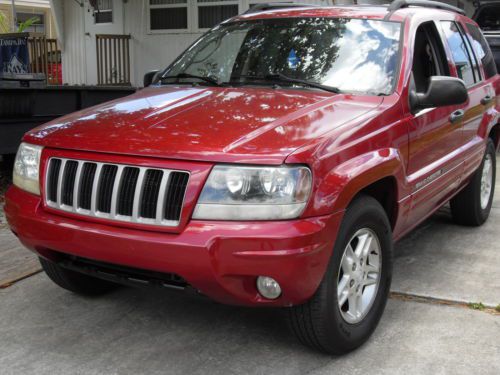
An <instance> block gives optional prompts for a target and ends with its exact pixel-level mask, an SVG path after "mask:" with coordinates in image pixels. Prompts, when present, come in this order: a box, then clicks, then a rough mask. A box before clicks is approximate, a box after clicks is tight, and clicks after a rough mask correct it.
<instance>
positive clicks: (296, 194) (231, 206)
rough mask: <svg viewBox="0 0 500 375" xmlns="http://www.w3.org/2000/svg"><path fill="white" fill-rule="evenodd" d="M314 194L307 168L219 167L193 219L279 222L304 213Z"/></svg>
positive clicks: (213, 174) (214, 172)
mask: <svg viewBox="0 0 500 375" xmlns="http://www.w3.org/2000/svg"><path fill="white" fill-rule="evenodd" d="M310 192H311V171H310V170H309V169H308V168H306V167H234V166H223V165H219V166H216V167H215V168H214V169H213V170H212V173H211V174H210V176H209V177H208V180H207V182H206V184H205V186H204V188H203V191H202V193H201V196H200V198H199V200H198V204H197V205H196V208H195V211H194V214H193V218H194V219H207V220H279V219H293V218H296V217H298V216H300V215H301V214H302V212H303V211H304V208H305V207H306V204H307V200H308V198H309V193H310Z"/></svg>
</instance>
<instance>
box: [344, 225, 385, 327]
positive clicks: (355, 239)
mask: <svg viewBox="0 0 500 375" xmlns="http://www.w3.org/2000/svg"><path fill="white" fill-rule="evenodd" d="M381 267H382V252H381V248H380V242H379V240H378V237H377V235H376V234H375V232H373V231H372V230H371V229H368V228H363V229H360V230H358V231H357V232H356V233H355V234H354V236H352V238H351V240H350V241H349V243H348V244H347V246H346V248H345V250H344V254H343V256H342V261H341V263H340V270H339V277H338V281H337V295H338V307H339V309H340V313H341V315H342V318H343V319H344V320H345V321H346V322H347V323H350V324H356V323H359V322H361V321H362V320H363V318H364V317H365V316H366V315H367V314H368V312H369V311H370V308H371V307H372V305H373V302H374V300H375V297H376V295H377V291H378V287H379V284H380V273H381Z"/></svg>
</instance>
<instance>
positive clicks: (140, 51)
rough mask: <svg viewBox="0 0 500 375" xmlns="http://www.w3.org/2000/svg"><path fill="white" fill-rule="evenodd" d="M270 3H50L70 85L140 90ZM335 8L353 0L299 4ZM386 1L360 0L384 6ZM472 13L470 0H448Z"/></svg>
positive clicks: (192, 0)
mask: <svg viewBox="0 0 500 375" xmlns="http://www.w3.org/2000/svg"><path fill="white" fill-rule="evenodd" d="M268 2H269V0H50V3H51V7H52V11H53V14H54V16H55V26H56V29H57V32H58V39H59V44H60V46H61V50H62V66H63V80H64V82H65V83H67V84H78V85H79V84H88V85H96V84H99V85H110V84H113V85H133V86H141V84H142V80H143V75H144V73H145V72H147V71H150V70H153V69H161V68H164V67H166V66H167V65H168V64H169V63H171V62H172V61H173V60H174V59H175V58H176V57H177V56H178V55H179V54H180V53H182V51H184V50H185V49H186V48H187V47H188V46H189V45H190V44H191V43H192V42H194V41H195V40H196V39H197V38H198V37H199V36H200V35H202V34H203V33H204V32H206V31H207V30H209V29H210V28H211V27H213V26H215V25H216V24H217V23H219V22H221V21H223V20H224V19H227V18H230V17H232V16H234V15H236V14H238V13H242V12H244V11H246V10H247V9H249V7H251V6H253V5H254V4H258V3H268ZM297 2H300V3H313V4H319V5H333V4H345V3H349V4H350V3H352V1H350V0H309V1H307V0H306V1H304V0H298V1H297ZM387 2H388V1H387V0H358V1H357V3H358V4H382V3H387ZM446 2H448V3H450V4H452V5H456V6H457V5H458V6H460V7H462V8H466V10H467V11H468V12H469V13H471V14H472V12H473V6H472V1H470V0H462V1H457V0H448V1H446Z"/></svg>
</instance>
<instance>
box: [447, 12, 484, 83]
mask: <svg viewBox="0 0 500 375" xmlns="http://www.w3.org/2000/svg"><path fill="white" fill-rule="evenodd" d="M441 25H442V27H443V31H444V34H445V36H446V41H447V42H448V46H449V47H450V50H451V54H452V56H453V61H454V63H455V66H456V68H457V72H458V77H459V78H461V79H462V80H463V81H464V82H465V85H466V86H472V85H473V84H474V83H475V82H476V77H475V72H474V70H473V69H472V63H471V61H472V60H471V56H470V55H469V49H468V46H467V43H466V41H465V39H464V37H463V35H462V34H461V33H460V29H459V28H458V25H457V24H456V23H455V22H450V21H441Z"/></svg>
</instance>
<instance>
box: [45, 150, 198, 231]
mask: <svg viewBox="0 0 500 375" xmlns="http://www.w3.org/2000/svg"><path fill="white" fill-rule="evenodd" d="M54 159H58V160H61V167H60V169H59V175H58V176H57V202H52V201H50V200H49V199H48V194H47V190H48V182H49V181H48V179H49V169H50V168H46V171H45V176H44V181H45V186H44V191H43V199H44V202H45V204H46V205H47V206H48V207H50V208H53V209H56V210H60V211H64V212H70V213H74V214H78V215H82V216H87V217H95V218H101V219H107V220H111V221H118V222H126V223H135V224H145V225H157V226H165V227H176V226H178V225H179V222H180V219H181V217H182V210H181V213H180V215H179V219H178V220H165V219H164V218H163V216H164V206H165V198H166V196H167V194H168V190H167V184H168V179H169V177H170V174H171V173H172V172H179V173H185V174H187V175H188V184H189V177H190V173H189V172H188V171H183V170H174V169H164V168H151V167H141V166H137V165H129V164H117V163H103V162H97V161H93V160H78V159H70V158H61V157H51V158H49V160H48V161H47V166H50V163H51V162H52V160H54ZM68 161H75V162H77V163H78V167H77V172H76V175H75V186H74V187H73V204H72V205H71V206H69V205H65V204H63V203H62V183H63V176H64V169H65V167H66V163H67V162H68ZM85 163H90V164H95V165H96V170H95V174H94V181H93V184H92V192H91V204H90V210H87V209H84V208H80V207H78V202H79V194H80V184H81V178H82V171H83V165H84V164H85ZM104 165H114V166H116V167H117V168H118V170H117V172H116V176H115V179H114V182H113V190H112V196H111V209H110V212H109V213H107V212H100V211H98V210H97V192H98V186H99V180H100V177H101V172H102V167H103V166H104ZM127 167H130V168H137V169H139V175H138V177H137V184H136V189H135V193H134V200H133V208H132V216H126V215H120V214H118V213H117V207H118V193H119V190H120V185H121V181H122V177H123V171H124V169H125V168H127ZM148 170H160V171H162V172H163V176H162V180H161V182H160V188H159V189H160V191H159V194H158V200H157V207H156V217H155V218H153V219H151V218H143V217H140V216H139V213H140V203H141V200H142V192H143V188H144V177H145V175H146V171H148ZM186 191H187V187H186V189H185V190H184V196H183V197H182V205H181V207H184V200H185V198H186Z"/></svg>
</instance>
